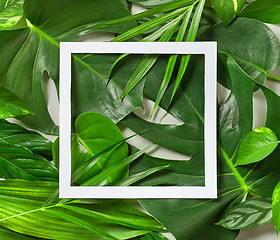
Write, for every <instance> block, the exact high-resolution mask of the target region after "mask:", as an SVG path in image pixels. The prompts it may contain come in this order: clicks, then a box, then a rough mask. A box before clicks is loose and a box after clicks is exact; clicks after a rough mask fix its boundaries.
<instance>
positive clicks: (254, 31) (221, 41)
mask: <svg viewBox="0 0 280 240" xmlns="http://www.w3.org/2000/svg"><path fill="white" fill-rule="evenodd" d="M198 39H199V41H202V40H204V41H207V40H208V41H217V42H218V51H219V53H221V54H222V55H227V56H231V57H233V58H234V59H235V60H236V61H237V62H238V64H239V65H240V66H241V67H242V68H243V69H244V71H245V72H246V73H247V74H248V75H250V76H251V77H252V78H253V79H254V80H256V81H257V82H259V83H264V82H265V80H266V78H267V76H266V75H267V72H269V71H271V70H273V69H275V68H277V67H278V66H279V64H280V58H279V55H280V47H279V41H278V39H277V37H276V36H275V34H274V33H273V32H272V31H271V30H270V29H269V28H268V27H267V26H266V25H265V24H263V23H261V22H259V21H255V20H251V19H243V18H239V19H237V20H236V21H234V22H233V23H232V24H231V25H230V26H229V27H227V28H225V27H224V26H223V24H221V23H219V24H217V25H215V26H213V27H212V28H210V29H209V30H207V31H206V32H205V33H204V34H203V35H201V36H200V37H199V38H198ZM264 53H265V54H264ZM225 61H226V60H225ZM225 61H224V62H225ZM218 80H219V82H220V83H222V84H224V85H226V87H228V88H230V83H228V84H225V79H224V78H220V79H218Z"/></svg>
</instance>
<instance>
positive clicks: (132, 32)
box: [111, 7, 189, 42]
mask: <svg viewBox="0 0 280 240" xmlns="http://www.w3.org/2000/svg"><path fill="white" fill-rule="evenodd" d="M188 8H189V7H183V8H180V9H177V10H175V11H173V12H170V13H166V14H164V15H162V16H159V17H156V18H154V19H152V20H150V21H148V22H145V23H143V24H141V25H139V26H137V27H135V28H132V29H131V30H129V31H127V32H125V33H123V34H121V35H119V36H118V37H116V38H114V39H113V40H112V41H111V42H124V41H126V40H128V39H131V38H133V37H135V36H137V35H139V34H142V33H144V32H146V31H148V30H150V29H153V28H154V27H157V26H158V25H160V24H162V23H165V22H166V21H169V20H170V19H173V18H174V17H177V16H178V15H180V14H182V13H183V12H185V11H186V10H187V9H188Z"/></svg>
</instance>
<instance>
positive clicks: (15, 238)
mask: <svg viewBox="0 0 280 240" xmlns="http://www.w3.org/2000/svg"><path fill="white" fill-rule="evenodd" d="M0 237H1V239H5V240H38V238H34V237H29V236H25V235H22V234H19V233H16V232H13V231H11V230H9V229H7V228H4V227H1V226H0Z"/></svg>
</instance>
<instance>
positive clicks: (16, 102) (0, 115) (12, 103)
mask: <svg viewBox="0 0 280 240" xmlns="http://www.w3.org/2000/svg"><path fill="white" fill-rule="evenodd" d="M0 94H1V95H0V119H6V118H13V117H17V116H21V115H27V114H32V112H30V111H29V110H28V108H27V107H26V106H25V104H24V103H23V102H22V101H21V100H20V99H19V98H18V97H17V96H16V95H15V94H13V93H12V92H10V91H9V90H7V89H6V88H4V87H1V86H0Z"/></svg>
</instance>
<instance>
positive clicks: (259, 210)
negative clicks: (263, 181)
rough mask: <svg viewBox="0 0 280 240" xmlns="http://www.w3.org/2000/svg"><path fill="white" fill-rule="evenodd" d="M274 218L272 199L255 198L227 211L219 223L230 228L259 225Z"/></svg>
mask: <svg viewBox="0 0 280 240" xmlns="http://www.w3.org/2000/svg"><path fill="white" fill-rule="evenodd" d="M271 220H272V210H271V199H267V198H253V199H249V200H247V201H245V202H243V203H240V204H238V205H237V206H235V207H234V208H232V209H231V210H230V211H228V212H226V214H225V216H224V217H223V219H222V220H221V221H220V222H219V223H218V224H219V225H222V226H224V227H226V228H229V229H234V230H236V229H243V228H250V227H257V226H261V225H264V224H267V223H270V222H271Z"/></svg>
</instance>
